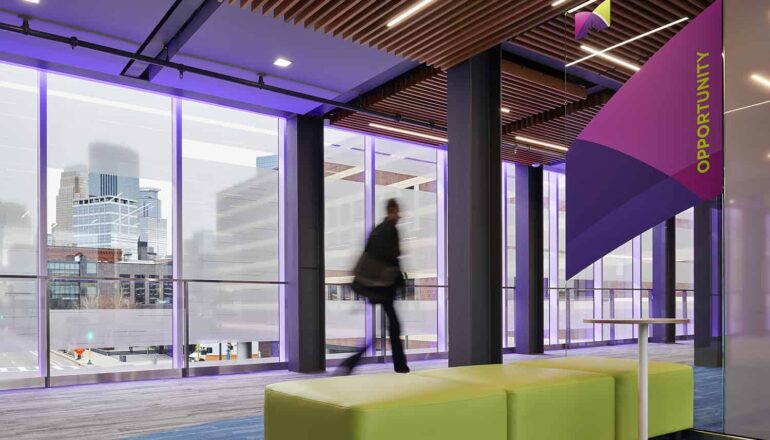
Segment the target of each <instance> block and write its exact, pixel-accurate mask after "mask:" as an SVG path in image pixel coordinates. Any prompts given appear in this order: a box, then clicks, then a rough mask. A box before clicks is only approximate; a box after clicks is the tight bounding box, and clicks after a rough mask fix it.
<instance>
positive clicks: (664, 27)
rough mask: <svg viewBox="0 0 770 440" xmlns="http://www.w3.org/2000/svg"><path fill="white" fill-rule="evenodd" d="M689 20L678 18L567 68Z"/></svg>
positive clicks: (582, 59)
mask: <svg viewBox="0 0 770 440" xmlns="http://www.w3.org/2000/svg"><path fill="white" fill-rule="evenodd" d="M689 19H690V18H689V17H682V18H680V19H679V20H676V21H672V22H671V23H669V24H665V25H663V26H661V27H659V28H655V29H653V30H651V31H647V32H645V33H643V34H641V35H637V36H635V37H634V38H629V39H628V40H626V41H622V42H620V43H618V44H616V45H614V46H610V47H608V48H606V49H602V50H600V51H598V52H596V53H592V54H591V55H588V56H585V57H583V58H580V59H579V60H576V61H573V62H571V63H569V64H567V67H570V66H574V65H575V64H579V63H582V62H583V61H585V60H589V59H591V58H593V57H595V56H599V55H601V54H603V53H605V52H609V51H611V50H613V49H617V48H619V47H620V46H625V45H626V44H628V43H632V42H634V41H636V40H638V39H640V38H644V37H646V36H648V35H652V34H654V33H656V32H660V31H662V30H663V29H668V28H670V27H671V26H675V25H677V24H679V23H681V22H683V21H687V20H689Z"/></svg>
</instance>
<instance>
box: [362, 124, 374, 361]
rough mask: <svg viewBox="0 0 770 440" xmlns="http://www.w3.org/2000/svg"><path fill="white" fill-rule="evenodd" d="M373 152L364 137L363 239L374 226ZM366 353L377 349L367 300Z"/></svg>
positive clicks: (371, 145) (367, 137)
mask: <svg viewBox="0 0 770 440" xmlns="http://www.w3.org/2000/svg"><path fill="white" fill-rule="evenodd" d="M374 160H375V152H374V138H373V137H371V136H366V137H364V176H365V177H364V233H365V236H364V240H366V237H368V236H369V233H370V232H371V231H372V229H373V228H374V200H375V196H374V190H375V187H374V185H375V181H374V176H375V168H374V166H375V164H374ZM364 321H365V325H366V332H365V334H366V347H367V349H366V355H367V356H374V355H376V354H377V350H376V348H375V346H374V336H375V334H376V325H377V319H376V316H375V307H374V305H372V304H371V303H369V301H368V300H367V301H366V317H365V320H364Z"/></svg>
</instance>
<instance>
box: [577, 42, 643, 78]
mask: <svg viewBox="0 0 770 440" xmlns="http://www.w3.org/2000/svg"><path fill="white" fill-rule="evenodd" d="M580 49H582V50H583V51H585V52H588V53H595V54H598V56H599V58H604V59H605V60H607V61H612V62H613V63H615V64H617V65H619V66H623V67H625V68H626V69H630V70H633V71H634V72H638V71H639V69H640V67H639V66H637V65H636V64H632V63H629V62H628V61H625V60H622V59H620V58H618V57H615V56H612V55H609V54H606V53H601V54H600V53H599V49H595V48H593V47H591V46H587V45H585V44H582V45H580Z"/></svg>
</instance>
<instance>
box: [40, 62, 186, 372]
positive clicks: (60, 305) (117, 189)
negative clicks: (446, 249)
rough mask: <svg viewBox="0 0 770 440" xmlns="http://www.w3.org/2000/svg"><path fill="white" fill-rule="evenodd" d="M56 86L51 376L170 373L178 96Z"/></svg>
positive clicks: (51, 140)
mask: <svg viewBox="0 0 770 440" xmlns="http://www.w3.org/2000/svg"><path fill="white" fill-rule="evenodd" d="M47 84H48V89H47V103H48V111H47V134H48V137H47V138H48V157H47V159H48V168H47V173H48V174H47V178H48V188H47V197H48V225H49V226H48V228H49V229H48V233H49V240H48V241H49V246H48V249H47V251H48V271H47V272H48V276H49V285H48V293H49V306H50V312H49V316H50V323H49V325H50V349H51V350H50V353H51V354H50V356H51V375H52V376H60V375H79V374H92V373H102V372H117V371H136V370H148V369H159V368H160V369H162V368H170V367H171V366H172V365H171V358H170V356H169V352H170V350H171V348H170V347H171V346H172V326H171V322H172V321H171V320H172V304H171V301H170V298H167V297H165V296H163V295H161V289H160V288H159V284H158V281H157V280H160V279H163V278H164V277H168V276H170V275H171V268H172V259H173V255H172V249H171V246H170V238H171V222H172V221H173V219H172V183H171V181H172V179H171V175H172V154H173V148H174V143H173V135H172V127H173V124H172V116H173V106H172V99H171V98H170V97H168V96H164V95H159V94H153V93H147V92H143V91H139V90H135V89H129V88H125V87H117V86H113V85H108V84H104V83H99V82H95V81H87V80H83V79H78V78H73V77H68V76H62V75H54V74H48V75H47ZM115 278H126V279H129V280H131V282H130V284H128V285H127V286H128V288H127V289H124V288H123V284H122V282H121V281H117V280H115ZM153 280H155V281H153Z"/></svg>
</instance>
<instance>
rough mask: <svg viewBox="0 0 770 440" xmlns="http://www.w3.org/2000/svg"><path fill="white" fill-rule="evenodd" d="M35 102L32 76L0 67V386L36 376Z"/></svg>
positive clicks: (35, 82)
mask: <svg viewBox="0 0 770 440" xmlns="http://www.w3.org/2000/svg"><path fill="white" fill-rule="evenodd" d="M38 102H39V94H38V74H37V72H35V71H34V70H30V69H22V68H18V67H15V66H10V65H4V64H0V115H2V116H0V340H1V341H3V344H2V346H0V388H5V387H7V386H12V385H11V382H17V381H18V380H28V379H32V378H36V377H38V376H39V375H40V372H39V371H38V368H39V366H38V292H37V283H36V281H35V278H34V277H35V275H36V273H37V257H38V252H37V246H38V243H37V239H36V237H38V208H37V186H38V183H37V182H38V167H37V163H38V154H37V152H38V125H39V113H38ZM4 277H14V278H4Z"/></svg>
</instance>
